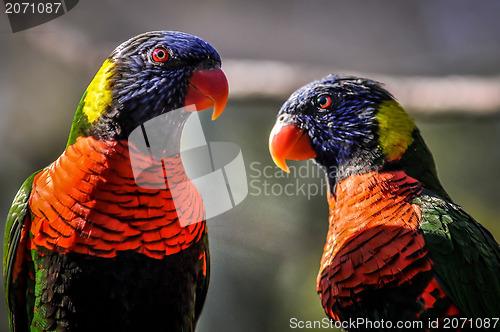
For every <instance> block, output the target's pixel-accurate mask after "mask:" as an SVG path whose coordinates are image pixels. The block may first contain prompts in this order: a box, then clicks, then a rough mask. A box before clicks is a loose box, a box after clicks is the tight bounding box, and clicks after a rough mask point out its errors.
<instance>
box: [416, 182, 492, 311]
mask: <svg viewBox="0 0 500 332" xmlns="http://www.w3.org/2000/svg"><path fill="white" fill-rule="evenodd" d="M414 203H416V204H418V205H420V207H421V212H422V222H421V225H420V227H421V230H422V232H423V235H424V239H425V242H426V245H427V247H428V249H429V254H430V257H431V259H432V260H433V262H434V269H435V272H436V274H437V276H438V280H440V281H442V282H443V284H444V285H443V288H444V289H445V291H447V292H449V293H448V295H449V296H450V297H451V298H452V299H453V300H454V301H455V303H456V304H457V306H458V307H459V308H460V309H461V310H462V311H463V312H464V313H465V314H466V315H467V316H469V317H471V318H477V317H483V318H486V317H489V318H492V317H500V300H499V299H500V278H499V276H500V246H499V244H498V243H497V242H496V241H495V239H494V238H493V235H491V233H490V232H489V231H488V230H487V229H485V228H484V227H483V226H481V224H479V223H478V222H477V221H475V220H474V219H473V218H472V217H471V216H469V215H468V214H467V213H466V212H464V211H463V210H462V209H461V208H460V207H459V206H457V205H456V204H453V203H450V202H448V201H446V200H444V199H442V198H440V197H438V196H436V195H433V194H432V193H430V192H428V191H424V192H423V193H422V195H420V196H419V197H417V198H416V199H415V201H414Z"/></svg>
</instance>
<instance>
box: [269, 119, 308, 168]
mask: <svg viewBox="0 0 500 332" xmlns="http://www.w3.org/2000/svg"><path fill="white" fill-rule="evenodd" d="M269 151H270V152H271V157H272V158H273V161H274V163H275V164H276V165H277V166H278V167H279V168H281V169H282V170H284V171H285V172H287V173H290V169H289V168H288V166H287V164H286V160H287V159H291V160H303V159H311V158H315V157H316V152H314V150H313V148H312V145H311V141H310V140H309V137H308V136H307V134H306V133H305V132H304V130H303V129H300V128H299V126H298V125H296V124H294V123H286V122H281V121H278V122H276V124H275V125H274V128H273V130H272V131H271V134H270V136H269Z"/></svg>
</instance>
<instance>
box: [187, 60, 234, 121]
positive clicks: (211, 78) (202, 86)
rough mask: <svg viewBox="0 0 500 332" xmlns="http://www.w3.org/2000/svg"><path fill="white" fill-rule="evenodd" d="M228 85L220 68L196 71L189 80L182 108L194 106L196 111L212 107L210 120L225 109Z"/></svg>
mask: <svg viewBox="0 0 500 332" xmlns="http://www.w3.org/2000/svg"><path fill="white" fill-rule="evenodd" d="M228 95H229V85H228V83H227V79H226V75H224V72H223V71H222V70H221V69H220V68H214V69H200V70H196V71H195V72H194V73H193V75H192V76H191V79H190V80H189V85H188V90H187V95H186V100H185V102H184V106H189V105H195V106H196V110H197V111H202V110H205V109H207V108H210V107H213V108H214V112H213V113H212V120H215V119H217V117H218V116H219V115H221V114H222V111H223V110H224V107H226V103H227V98H228Z"/></svg>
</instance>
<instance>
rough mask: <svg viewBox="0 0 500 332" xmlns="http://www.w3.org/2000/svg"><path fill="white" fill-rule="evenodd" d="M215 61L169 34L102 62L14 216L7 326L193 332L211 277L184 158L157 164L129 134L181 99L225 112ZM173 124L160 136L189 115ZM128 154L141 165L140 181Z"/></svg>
mask: <svg viewBox="0 0 500 332" xmlns="http://www.w3.org/2000/svg"><path fill="white" fill-rule="evenodd" d="M220 66H221V59H220V56H219V54H218V53H217V51H216V50H215V49H214V48H213V47H212V46H211V45H209V44H208V43H207V42H205V41H203V40H202V39H200V38H198V37H195V36H192V35H189V34H186V33H182V32H174V31H153V32H148V33H144V34H141V35H138V36H136V37H133V38H131V39H130V40H128V41H126V42H124V43H123V44H121V45H120V46H118V47H117V48H116V49H115V50H114V51H113V52H112V54H111V55H110V57H109V58H108V59H107V60H106V61H104V64H103V65H102V67H101V68H100V69H99V71H98V72H97V74H96V76H95V77H94V79H93V80H92V82H91V83H90V85H89V86H88V88H87V90H86V91H85V93H84V95H83V97H82V99H81V101H80V104H79V106H78V109H77V111H76V114H75V118H74V121H73V126H72V129H71V133H70V137H69V140H68V144H67V148H66V150H65V151H64V152H63V153H62V155H61V156H60V157H59V158H58V159H57V160H56V161H55V162H53V163H52V164H51V165H49V166H48V167H46V168H45V169H43V170H41V171H39V172H36V173H35V174H33V175H32V176H30V177H29V178H28V179H27V180H26V182H25V183H24V184H23V185H22V187H21V189H20V190H19V192H18V194H17V196H16V197H15V199H14V202H13V204H12V207H11V210H10V212H9V215H8V219H7V224H6V232H5V242H4V260H3V263H4V271H3V272H4V278H5V290H6V295H7V303H8V309H9V319H10V324H11V329H12V330H13V331H86V332H88V331H185V332H186V331H193V330H194V328H195V325H196V321H197V319H198V318H199V316H200V312H201V309H202V307H203V303H204V300H205V296H206V292H207V287H208V281H209V252H208V238H207V228H206V223H205V220H204V211H205V210H204V206H203V203H202V200H201V196H200V194H199V192H198V191H197V190H196V188H195V187H194V185H193V183H192V182H191V181H190V180H189V179H188V178H187V176H186V173H185V172H184V168H183V166H182V161H181V158H180V154H178V153H177V154H173V155H171V156H167V157H168V158H167V159H162V160H161V161H160V160H153V159H151V158H150V156H149V155H148V152H147V151H146V153H144V151H139V150H137V149H134V146H132V145H131V142H130V141H129V140H128V137H129V135H130V134H131V133H132V131H133V130H134V129H136V128H138V127H140V126H142V125H143V124H144V123H145V122H147V121H149V120H152V119H154V118H157V117H159V116H163V115H166V114H168V113H169V112H173V111H174V110H177V109H179V108H182V107H184V106H189V105H194V106H195V107H194V108H191V109H192V110H202V109H206V108H210V107H214V113H213V118H216V117H217V116H218V115H220V114H221V112H222V111H223V109H224V107H225V105H226V102H227V98H228V84H227V80H226V77H225V75H224V73H223V72H222V71H221V69H220ZM173 119H174V120H175V121H174V123H169V126H168V128H165V130H164V131H165V132H164V135H165V137H161V138H160V139H161V141H162V142H164V143H165V144H167V145H169V146H174V147H176V146H179V145H180V139H181V132H182V128H183V126H184V123H185V121H186V120H187V116H179V117H173ZM142 128H143V130H144V127H142ZM154 138H155V139H158V137H154ZM167 148H168V147H167V146H165V149H167ZM174 150H175V149H174ZM132 155H134V156H132ZM133 157H134V158H138V160H139V161H141V160H143V161H145V164H147V166H148V168H146V169H145V171H144V172H143V173H142V174H141V176H140V179H139V178H138V177H137V176H135V174H134V172H133V169H132V163H131V159H132V158H133ZM141 158H142V159H141ZM165 173H169V175H170V176H169V177H168V181H167V179H166V177H165V176H164V174H165ZM138 181H142V183H138ZM171 181H172V182H171ZM174 184H175V185H176V190H175V192H174V191H173V190H171V189H172V185H174ZM174 201H175V203H174ZM181 218H182V219H183V220H188V221H189V220H191V221H192V223H189V222H187V223H184V224H181V223H180V219H181Z"/></svg>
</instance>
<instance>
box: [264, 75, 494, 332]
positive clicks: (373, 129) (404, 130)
mask: <svg viewBox="0 0 500 332" xmlns="http://www.w3.org/2000/svg"><path fill="white" fill-rule="evenodd" d="M269 147H270V151H271V155H272V157H273V160H274V161H275V163H276V164H277V165H278V166H279V167H281V168H282V169H284V170H288V167H287V165H286V159H294V160H301V159H310V158H313V159H314V160H315V162H316V163H317V164H318V165H319V167H321V168H322V169H323V170H324V172H325V174H326V180H327V183H328V187H329V190H328V203H329V210H330V219H329V231H328V236H327V239H326V244H325V247H324V252H323V256H322V259H321V266H320V271H319V275H318V279H317V290H318V293H319V295H320V297H321V302H322V305H323V308H324V310H325V311H326V313H327V315H328V316H329V317H331V318H333V319H335V320H338V321H349V320H350V321H353V320H356V319H358V318H359V319H360V320H359V321H358V322H360V325H359V326H353V325H351V326H348V325H346V327H347V329H349V327H350V328H353V329H360V330H362V329H364V328H368V327H367V325H363V322H367V321H370V322H374V321H378V322H379V323H380V321H381V320H385V321H386V322H387V321H390V322H391V323H394V324H393V325H392V328H393V329H395V328H397V325H396V324H397V321H402V322H404V321H408V322H411V321H413V322H421V325H418V324H417V325H413V326H414V327H418V328H420V329H422V330H425V329H428V328H429V327H431V328H434V327H436V325H435V323H439V324H440V325H439V326H440V327H445V326H444V324H446V323H447V322H448V324H449V323H450V322H451V321H450V319H451V318H457V319H459V320H455V322H459V325H460V327H461V326H462V325H463V327H464V328H466V327H469V328H474V327H476V326H479V327H490V328H492V327H494V325H495V321H493V320H492V319H494V318H497V320H498V317H500V301H499V299H500V279H499V278H498V276H499V275H500V247H499V245H498V243H497V242H496V241H495V239H494V238H493V236H492V235H491V234H490V232H489V231H488V230H486V229H485V228H484V227H483V226H481V225H480V224H479V223H478V222H477V221H475V220H474V219H473V218H472V217H471V216H470V215H468V214H467V213H466V212H465V211H463V210H462V208H460V206H458V205H457V204H455V203H453V201H452V200H451V198H450V196H449V195H448V194H447V193H446V191H445V189H444V188H443V187H442V185H441V184H440V182H439V180H438V177H437V173H436V168H435V164H434V161H433V157H432V154H431V152H430V151H429V149H428V148H427V146H426V144H425V142H424V140H423V138H422V136H421V135H420V132H419V130H418V129H417V127H416V126H415V123H414V121H413V120H412V119H411V118H410V116H408V115H407V113H406V112H405V111H404V110H403V108H402V107H401V106H400V105H399V104H398V103H397V102H396V101H395V99H394V97H393V96H392V95H391V94H390V93H389V92H388V91H387V90H386V89H384V88H383V87H382V85H381V84H380V83H378V82H375V81H372V80H368V79H363V78H357V77H344V76H337V75H330V76H327V77H326V78H324V79H322V80H319V81H314V82H312V83H310V84H307V85H305V86H304V87H302V88H300V89H299V90H297V91H296V92H294V93H293V94H292V95H291V96H290V98H289V99H288V101H286V102H285V104H284V105H283V106H282V108H281V110H280V111H279V114H278V119H277V122H276V124H275V126H274V128H273V130H272V132H271V136H270V140H269ZM475 318H479V320H477V321H474V319H475ZM363 319H364V321H363ZM431 323H432V324H434V325H432V326H429V324H431ZM481 323H482V325H481V326H480V324H481ZM499 325H500V323H499V324H496V328H497V329H498V328H500V326H499ZM339 326H342V325H339ZM371 326H373V325H371ZM385 326H386V327H388V325H385ZM407 326H408V325H407ZM448 327H456V326H455V325H454V324H453V326H452V325H450V324H449V325H448Z"/></svg>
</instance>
